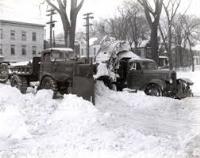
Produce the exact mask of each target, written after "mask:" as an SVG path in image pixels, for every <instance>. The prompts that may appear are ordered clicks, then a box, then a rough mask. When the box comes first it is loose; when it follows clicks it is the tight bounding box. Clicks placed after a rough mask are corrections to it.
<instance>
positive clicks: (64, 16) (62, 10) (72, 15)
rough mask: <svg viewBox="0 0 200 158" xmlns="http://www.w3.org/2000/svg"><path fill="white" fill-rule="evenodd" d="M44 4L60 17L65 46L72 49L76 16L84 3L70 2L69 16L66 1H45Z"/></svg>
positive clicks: (82, 1) (75, 0) (72, 0)
mask: <svg viewBox="0 0 200 158" xmlns="http://www.w3.org/2000/svg"><path fill="white" fill-rule="evenodd" d="M46 2H47V3H48V5H50V6H51V7H52V8H53V9H55V10H56V11H57V12H58V13H59V15H60V18H61V21H62V25H63V30H64V39H65V46H66V47H70V48H73V49H74V42H75V32H76V20H77V15H78V13H79V11H80V9H81V7H82V5H83V3H84V0H81V2H80V3H79V4H78V2H77V0H71V1H70V2H71V6H70V12H69V14H68V11H67V7H68V1H67V0H46Z"/></svg>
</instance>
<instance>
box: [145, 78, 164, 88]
mask: <svg viewBox="0 0 200 158" xmlns="http://www.w3.org/2000/svg"><path fill="white" fill-rule="evenodd" d="M148 84H157V85H159V86H160V87H161V89H162V90H164V89H165V88H166V86H167V85H166V83H165V81H163V80H159V79H152V80H151V81H150V82H149V83H148ZM148 84H147V85H148Z"/></svg>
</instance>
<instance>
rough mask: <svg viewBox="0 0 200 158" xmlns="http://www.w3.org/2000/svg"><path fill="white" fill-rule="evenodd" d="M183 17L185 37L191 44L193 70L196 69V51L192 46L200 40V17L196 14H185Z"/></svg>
mask: <svg viewBox="0 0 200 158" xmlns="http://www.w3.org/2000/svg"><path fill="white" fill-rule="evenodd" d="M183 18H184V19H183V21H184V25H182V27H183V29H184V39H185V41H187V42H188V44H189V50H190V58H191V64H192V71H194V69H195V65H194V52H193V50H192V46H194V45H195V43H196V42H197V41H200V37H199V36H200V32H199V30H200V19H199V18H197V17H194V16H184V17H183Z"/></svg>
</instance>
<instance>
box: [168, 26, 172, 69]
mask: <svg viewBox="0 0 200 158" xmlns="http://www.w3.org/2000/svg"><path fill="white" fill-rule="evenodd" d="M171 45H172V29H171V24H169V30H168V56H169V69H170V70H173V60H172V50H171V49H172V48H171Z"/></svg>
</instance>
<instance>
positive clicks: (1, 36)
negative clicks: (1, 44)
mask: <svg viewBox="0 0 200 158" xmlns="http://www.w3.org/2000/svg"><path fill="white" fill-rule="evenodd" d="M0 39H3V29H0Z"/></svg>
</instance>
